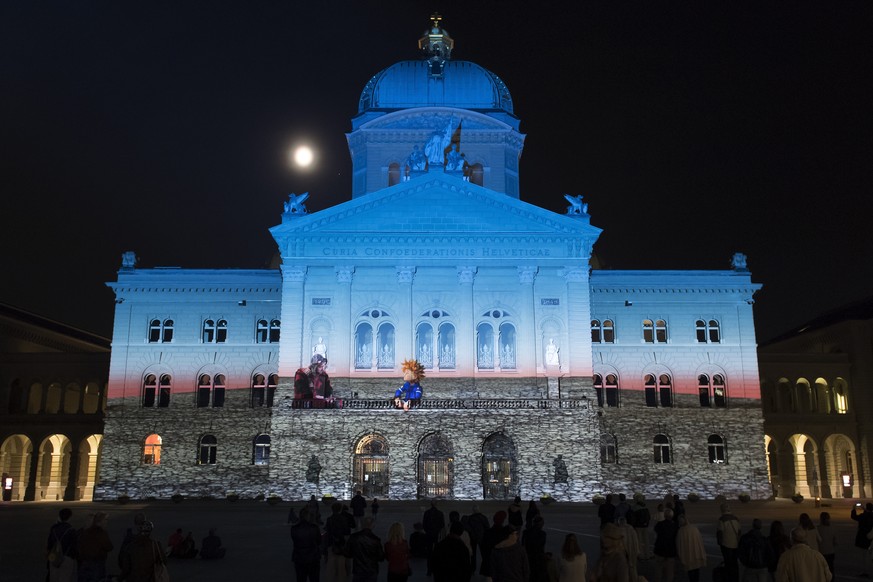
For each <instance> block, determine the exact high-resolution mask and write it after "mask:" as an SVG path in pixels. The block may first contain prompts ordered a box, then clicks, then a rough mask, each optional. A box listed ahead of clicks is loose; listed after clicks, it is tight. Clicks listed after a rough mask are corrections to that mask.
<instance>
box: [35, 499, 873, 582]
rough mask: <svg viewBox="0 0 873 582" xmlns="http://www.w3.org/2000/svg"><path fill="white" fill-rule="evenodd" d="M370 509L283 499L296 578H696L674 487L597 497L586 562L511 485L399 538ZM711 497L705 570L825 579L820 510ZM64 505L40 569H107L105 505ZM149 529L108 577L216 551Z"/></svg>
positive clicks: (568, 536)
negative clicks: (712, 557) (507, 494)
mask: <svg viewBox="0 0 873 582" xmlns="http://www.w3.org/2000/svg"><path fill="white" fill-rule="evenodd" d="M368 509H369V514H368ZM379 509H380V506H379V500H378V499H373V500H372V501H371V502H368V501H367V500H366V499H365V498H364V497H363V496H362V495H361V493H360V492H358V493H357V494H356V495H355V496H354V497H353V498H352V499H351V501H350V502H349V503H348V505H346V504H344V503H341V502H334V503H333V504H332V505H331V506H330V516H328V517H327V518H326V519H325V520H322V518H321V515H320V509H319V503H318V501H317V500H316V499H315V497H314V496H313V497H312V498H311V499H310V500H309V502H308V503H306V505H304V506H303V507H302V508H301V509H300V510H299V513H298V512H297V511H295V509H294V508H292V509H291V510H290V512H289V515H288V524H289V525H290V533H291V541H292V554H291V559H292V561H293V564H294V569H295V573H296V580H297V581H298V582H310V581H314V582H318V581H320V580H322V579H324V580H328V581H332V582H375V581H376V580H377V578H378V579H387V581H388V582H406V581H407V580H408V579H409V577H410V576H411V575H412V568H413V566H415V567H421V568H426V570H427V571H426V574H427V575H428V576H429V577H432V579H433V580H434V582H468V581H470V580H473V579H476V580H479V579H484V580H486V581H489V582H645V580H646V578H644V577H643V576H641V575H640V572H642V571H645V573H646V574H648V575H650V576H651V577H652V578H653V582H676V580H678V579H680V577H679V576H677V571H684V572H685V576H684V577H686V578H687V579H688V582H699V580H700V572H701V570H702V569H703V568H705V567H706V566H707V554H706V549H705V547H704V540H703V536H702V534H701V532H700V530H699V529H698V528H697V527H696V526H695V525H694V524H693V523H692V521H691V519H690V518H689V516H688V514H687V513H686V511H685V506H684V504H683V503H682V501H681V500H680V499H679V497H678V496H668V497H667V498H666V499H665V500H664V502H663V503H660V504H657V508H656V510H655V511H654V513H652V512H650V510H649V507H648V505H647V503H646V501H645V499H644V498H642V497H637V498H635V499H634V500H632V501H629V500H628V499H627V498H626V497H625V495H623V494H622V495H617V496H612V495H608V496H607V497H606V499H605V500H604V502H603V503H602V504H601V505H600V506H599V507H598V511H597V517H598V520H599V525H600V529H599V531H600V552H599V556H597V559H596V561H592V562H591V563H589V560H588V556H587V555H586V554H585V552H584V551H583V550H582V547H581V544H580V543H579V540H578V539H577V537H576V534H574V533H566V532H562V533H561V539H562V542H561V544H560V547H561V550H560V553H559V554H558V555H557V556H555V555H552V553H550V552H547V551H546V541H547V539H546V538H547V531H546V527H545V525H546V522H545V518H544V516H543V514H542V513H541V512H540V509H539V507H538V505H537V503H536V502H535V501H533V500H531V501H530V502H529V503H528V505H527V508H526V509H525V508H524V507H523V506H522V501H521V499H520V498H519V497H516V498H515V499H514V500H513V501H512V503H511V504H510V505H509V506H508V507H507V508H506V509H505V510H499V511H496V512H495V513H494V514H493V515H491V516H490V518H489V517H488V516H486V515H484V514H483V513H482V512H481V511H480V510H479V508H478V506H477V505H473V506H472V511H471V513H469V514H467V515H463V516H462V515H460V513H459V512H457V511H450V512H448V519H446V514H445V513H444V512H443V510H442V509H441V507H440V506H439V504H438V502H437V501H431V502H430V507H429V508H428V509H427V510H426V511H424V512H423V514H422V516H421V519H420V520H419V521H416V522H415V523H413V524H412V529H413V531H412V533H411V534H410V535H409V537H408V538H407V535H406V529H405V527H404V525H403V524H402V523H400V522H394V523H392V524H390V526H389V527H388V530H387V531H388V534H387V537H386V539H385V540H384V541H383V540H382V539H380V538H379V537H378V536H377V535H376V534H375V533H374V532H373V526H374V524H375V522H376V520H377V518H378V516H379ZM719 509H720V516H719V517H718V519H717V520H716V522H715V524H714V525H715V542H716V543H717V545H718V547H719V550H720V553H721V561H720V563H719V564H717V565H716V566H715V567H714V569H713V571H712V577H713V582H831V580H832V579H833V575H834V567H835V564H834V557H835V546H836V535H835V531H834V528H833V526H832V525H831V516H830V514H829V513H828V512H826V511H823V512H821V513H820V514H819V516H818V523H815V522H814V521H813V519H812V518H811V517H810V516H809V515H808V514H807V513H801V514H800V515H799V516H798V520H797V523H796V524H795V525H793V527H792V526H788V527H786V525H785V524H783V523H782V522H781V521H778V520H777V521H773V522H772V523H771V524H770V526H769V531H768V532H767V533H766V534H765V532H764V526H763V523H762V522H761V520H760V519H753V520H751V522H750V523H748V524H747V528H744V527H743V524H742V523H741V521H740V519H739V518H738V517H737V516H736V515H735V514H734V513H732V511H731V508H730V507H729V506H728V505H727V504H726V503H723V504H721V506H720V508H719ZM71 517H72V511H71V510H70V509H68V508H64V509H62V510H61V511H60V513H59V519H58V521H57V523H55V524H54V525H53V526H52V527H51V529H50V531H49V536H48V541H47V544H46V556H47V566H48V576H47V579H48V580H49V581H50V582H69V581H75V580H78V581H80V582H104V581H105V580H109V579H110V578H109V577H107V568H106V561H107V557H108V556H109V554H110V552H111V551H112V550H113V548H114V545H113V543H112V541H111V540H110V537H109V534H108V533H107V515H106V513H103V512H97V513H95V514H94V515H93V516H91V518H90V520H89V524H88V525H87V527H83V528H81V529H78V530H77V529H75V528H74V527H73V526H72V524H71V523H70V519H71ZM850 517H851V519H852V520H854V521H855V522H856V523H857V532H856V535H855V540H854V545H855V547H856V548H857V549H858V553H859V555H860V559H859V566H860V573H859V574H858V575H859V576H862V577H866V576H868V575H869V572H868V566H869V564H870V562H871V556H873V554H871V552H873V547H871V540H873V503H867V504H866V507H862V505H861V504H860V503H858V504H857V505H856V506H855V507H854V508H853V509H852V511H851V515H850ZM386 525H387V524H386ZM650 531H651V532H652V533H653V539H650V535H649V532H650ZM152 532H153V524H152V523H151V522H150V521H148V519H147V518H146V516H145V515H144V514H142V513H138V514H136V515H135V517H134V525H133V527H132V528H128V529H127V531H126V533H125V535H124V538H123V540H122V541H121V544H120V546H119V552H118V566H119V568H120V571H121V574H120V576H117V577H116V578H114V579H118V580H124V581H126V582H161V581H162V580H165V579H166V574H167V561H168V558H170V559H191V558H195V557H198V556H199V558H200V559H220V558H223V557H224V556H225V552H226V550H225V548H224V547H223V546H222V543H221V538H219V537H218V535H217V529H216V528H214V527H213V528H210V529H209V533H208V535H207V536H206V537H205V538H203V540H202V543H201V545H200V548H199V549H198V548H197V547H196V543H195V541H194V536H193V533H192V532H190V531H189V532H187V534H185V533H184V530H183V529H182V528H177V529H176V530H175V531H174V532H173V534H172V535H171V536H170V537H169V540H168V542H167V546H166V550H165V549H164V547H163V546H162V545H161V543H160V542H159V541H157V540H155V539H153V538H152ZM383 563H384V570H383V574H381V575H380V565H381V564H383ZM845 567H846V568H847V569H848V568H850V567H851V566H850V565H846V566H845ZM322 576H323V578H322Z"/></svg>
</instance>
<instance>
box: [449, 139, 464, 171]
mask: <svg viewBox="0 0 873 582" xmlns="http://www.w3.org/2000/svg"><path fill="white" fill-rule="evenodd" d="M463 155H464V154H462V153H461V152H459V151H458V144H453V145H452V149H451V150H449V154H448V156H446V170H447V171H453V172H454V171H460V170H463V169H464V157H463Z"/></svg>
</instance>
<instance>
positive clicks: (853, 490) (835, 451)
mask: <svg viewBox="0 0 873 582" xmlns="http://www.w3.org/2000/svg"><path fill="white" fill-rule="evenodd" d="M824 456H825V459H824V460H825V467H826V470H827V479H826V482H827V484H828V485H829V486H830V489H831V490H830V497H834V498H839V497H861V487H860V481H861V479H860V475H859V474H858V469H857V466H858V465H857V456H856V453H855V445H854V444H853V443H852V441H851V439H849V437H847V436H846V435H842V434H832V435H830V436H829V437H828V438H827V439H825V442H824ZM843 475H846V476H848V477H849V478H850V481H851V483H852V486H851V487H843Z"/></svg>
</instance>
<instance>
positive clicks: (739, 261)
mask: <svg viewBox="0 0 873 582" xmlns="http://www.w3.org/2000/svg"><path fill="white" fill-rule="evenodd" d="M731 267H733V269H734V270H735V271H745V270H747V269H748V266H747V265H746V255H744V254H743V253H734V256H733V257H731Z"/></svg>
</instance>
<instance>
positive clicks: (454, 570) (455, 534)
mask: <svg viewBox="0 0 873 582" xmlns="http://www.w3.org/2000/svg"><path fill="white" fill-rule="evenodd" d="M463 533H464V526H463V525H461V522H460V521H454V522H452V525H451V527H450V528H449V535H448V536H446V538H445V539H444V540H443V541H441V542H440V543H438V544H437V545H436V546H435V547H434V549H433V553H432V554H431V561H432V565H431V568H430V569H431V571H432V572H433V580H434V582H468V581H469V580H470V575H471V574H472V568H471V566H470V552H469V550H467V546H466V544H464V542H463V541H462V540H461V535H462V534H463Z"/></svg>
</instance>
